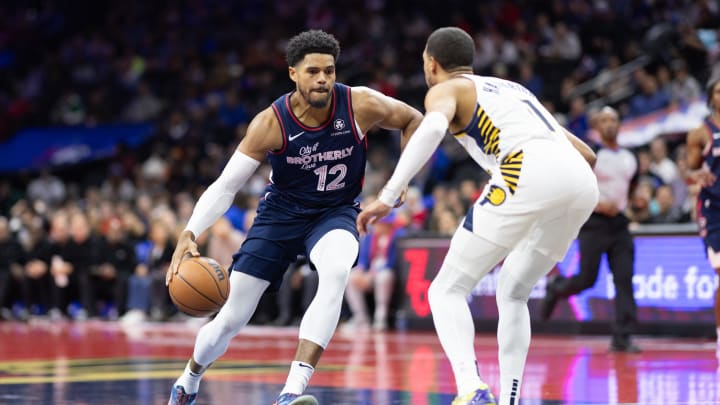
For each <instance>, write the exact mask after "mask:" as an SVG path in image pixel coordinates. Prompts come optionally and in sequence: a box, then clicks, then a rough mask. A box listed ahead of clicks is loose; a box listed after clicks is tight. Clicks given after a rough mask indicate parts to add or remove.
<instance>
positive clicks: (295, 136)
mask: <svg viewBox="0 0 720 405" xmlns="http://www.w3.org/2000/svg"><path fill="white" fill-rule="evenodd" d="M304 133H305V131H302V132H299V133H297V134H295V135H293V136H288V141H292V140H293V139H295V138H297V137H299V136H300V135H302V134H304Z"/></svg>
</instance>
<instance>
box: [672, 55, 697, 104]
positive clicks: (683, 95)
mask: <svg viewBox="0 0 720 405" xmlns="http://www.w3.org/2000/svg"><path fill="white" fill-rule="evenodd" d="M672 70H673V78H672V81H671V82H670V101H671V102H673V103H680V104H688V103H691V102H693V101H696V100H699V99H700V98H701V96H702V91H701V89H700V83H698V81H697V79H695V78H694V77H692V76H690V73H689V72H688V69H687V63H686V62H685V61H684V60H683V59H676V60H674V61H673V62H672Z"/></svg>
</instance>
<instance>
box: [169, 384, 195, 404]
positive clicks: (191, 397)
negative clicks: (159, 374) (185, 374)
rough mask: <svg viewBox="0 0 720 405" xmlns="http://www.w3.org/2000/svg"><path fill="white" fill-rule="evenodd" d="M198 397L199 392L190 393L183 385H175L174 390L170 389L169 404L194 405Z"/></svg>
mask: <svg viewBox="0 0 720 405" xmlns="http://www.w3.org/2000/svg"><path fill="white" fill-rule="evenodd" d="M196 398H197V392H196V393H194V394H188V393H186V392H185V387H183V386H182V385H173V387H172V390H170V400H169V401H168V405H193V404H194V403H195V399H196Z"/></svg>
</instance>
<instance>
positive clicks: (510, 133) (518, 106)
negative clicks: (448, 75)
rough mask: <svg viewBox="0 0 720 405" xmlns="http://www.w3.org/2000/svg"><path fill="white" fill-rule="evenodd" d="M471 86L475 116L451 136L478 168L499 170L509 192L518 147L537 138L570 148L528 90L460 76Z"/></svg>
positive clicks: (492, 79) (519, 161)
mask: <svg viewBox="0 0 720 405" xmlns="http://www.w3.org/2000/svg"><path fill="white" fill-rule="evenodd" d="M463 77H466V78H468V79H470V80H472V81H473V82H474V83H475V90H476V94H477V106H476V109H475V116H474V117H473V119H472V121H471V122H470V123H469V124H468V125H467V126H466V127H465V129H464V130H463V131H461V132H459V133H457V134H453V135H454V136H455V138H456V139H457V140H458V142H460V144H461V145H463V147H464V148H465V149H466V150H467V151H468V153H469V154H470V156H471V157H472V158H473V160H475V161H476V162H477V163H478V164H479V165H480V166H482V167H483V168H485V169H487V170H488V171H490V172H492V173H493V175H497V174H498V173H497V170H496V169H497V168H498V167H499V168H500V171H501V172H502V176H503V178H504V179H505V180H506V183H507V186H508V188H509V189H510V192H511V193H514V191H515V187H516V186H517V182H516V181H515V182H513V175H514V168H517V169H518V173H517V174H519V166H520V165H521V164H522V157H523V155H522V148H523V145H524V144H526V143H527V142H529V141H533V140H537V139H545V140H552V141H557V142H562V143H564V144H565V145H566V146H567V145H570V141H568V139H567V137H566V136H565V133H564V132H563V129H562V127H561V126H560V124H559V123H558V122H557V120H555V118H554V117H553V116H552V114H550V112H549V111H547V110H546V109H545V107H543V105H542V104H541V103H540V101H538V99H537V97H535V96H534V95H533V94H532V93H531V92H530V91H529V90H528V89H526V88H525V87H524V86H522V85H521V84H519V83H515V82H511V81H509V80H504V79H499V78H496V77H487V76H477V75H470V74H468V75H463ZM561 149H565V148H561Z"/></svg>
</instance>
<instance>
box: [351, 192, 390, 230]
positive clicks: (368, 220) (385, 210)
mask: <svg viewBox="0 0 720 405" xmlns="http://www.w3.org/2000/svg"><path fill="white" fill-rule="evenodd" d="M392 209H393V207H390V206H387V205H385V204H383V203H382V202H380V201H379V200H375V201H373V202H372V203H370V205H368V206H367V208H363V210H362V211H361V212H360V214H358V217H357V229H358V232H360V233H367V229H368V225H371V224H374V223H375V221H377V220H378V219H380V218H383V217H385V216H387V215H388V214H389V213H390V210H392Z"/></svg>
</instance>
